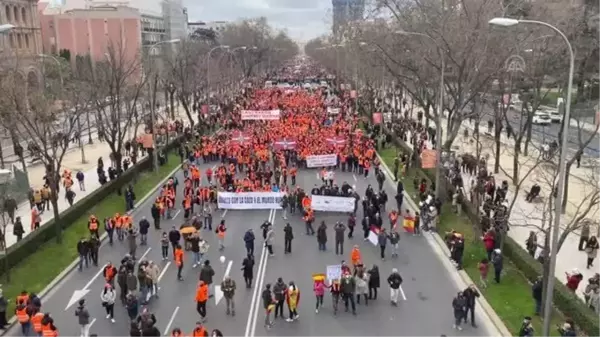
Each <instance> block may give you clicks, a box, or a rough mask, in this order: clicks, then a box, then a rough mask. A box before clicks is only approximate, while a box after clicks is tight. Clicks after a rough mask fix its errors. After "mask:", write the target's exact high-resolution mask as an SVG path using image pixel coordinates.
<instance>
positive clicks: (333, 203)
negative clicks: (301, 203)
mask: <svg viewBox="0 0 600 337" xmlns="http://www.w3.org/2000/svg"><path fill="white" fill-rule="evenodd" d="M355 200H356V199H354V198H352V197H332V196H327V195H312V196H311V203H310V207H311V208H312V209H314V210H315V211H326V212H344V213H350V212H354V201H355Z"/></svg>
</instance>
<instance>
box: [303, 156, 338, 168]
mask: <svg viewBox="0 0 600 337" xmlns="http://www.w3.org/2000/svg"><path fill="white" fill-rule="evenodd" d="M335 165H337V155H336V154H321V155H313V156H306V167H309V168H311V167H324V166H335Z"/></svg>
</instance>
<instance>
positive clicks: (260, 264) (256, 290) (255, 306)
mask: <svg viewBox="0 0 600 337" xmlns="http://www.w3.org/2000/svg"><path fill="white" fill-rule="evenodd" d="M272 214H273V210H270V212H269V220H270V219H271V216H272ZM266 248H267V247H265V246H264V245H263V248H262V250H261V253H260V259H259V260H258V270H257V273H256V274H257V275H258V276H260V273H261V271H262V269H263V261H264V260H265V259H264V257H265V254H266V252H267V249H266ZM259 278H260V277H259ZM259 278H257V282H255V284H254V290H253V292H252V301H251V302H250V310H249V312H248V320H247V323H246V333H245V334H244V336H245V337H249V336H250V330H251V329H252V322H253V317H255V316H254V315H253V314H254V312H255V311H258V305H259V304H260V302H259V303H256V301H257V300H258V298H257V297H258V296H259V291H260V288H259V287H258V279H259Z"/></svg>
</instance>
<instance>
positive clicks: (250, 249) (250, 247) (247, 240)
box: [244, 228, 256, 255]
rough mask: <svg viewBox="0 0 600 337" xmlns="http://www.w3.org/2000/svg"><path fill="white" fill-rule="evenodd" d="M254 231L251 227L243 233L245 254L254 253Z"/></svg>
mask: <svg viewBox="0 0 600 337" xmlns="http://www.w3.org/2000/svg"><path fill="white" fill-rule="evenodd" d="M255 239H256V238H255V237H254V232H253V231H252V228H250V229H248V230H247V231H246V233H245V234H244V245H245V246H246V254H248V255H254V240H255Z"/></svg>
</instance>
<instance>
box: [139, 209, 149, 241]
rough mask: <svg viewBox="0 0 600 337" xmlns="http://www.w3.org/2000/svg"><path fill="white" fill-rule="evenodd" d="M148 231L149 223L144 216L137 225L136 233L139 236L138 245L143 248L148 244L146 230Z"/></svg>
mask: <svg viewBox="0 0 600 337" xmlns="http://www.w3.org/2000/svg"><path fill="white" fill-rule="evenodd" d="M149 229H150V222H149V221H148V220H147V219H146V217H145V216H143V217H142V219H141V220H140V222H139V223H138V231H139V234H140V245H141V246H145V245H147V244H148V230H149Z"/></svg>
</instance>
